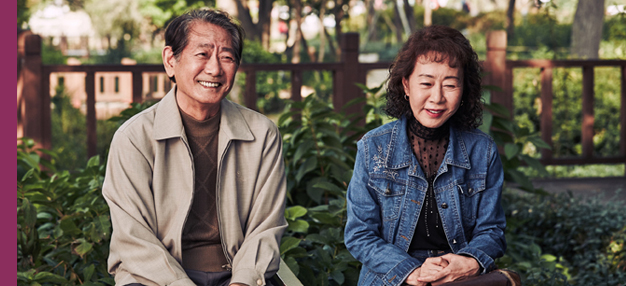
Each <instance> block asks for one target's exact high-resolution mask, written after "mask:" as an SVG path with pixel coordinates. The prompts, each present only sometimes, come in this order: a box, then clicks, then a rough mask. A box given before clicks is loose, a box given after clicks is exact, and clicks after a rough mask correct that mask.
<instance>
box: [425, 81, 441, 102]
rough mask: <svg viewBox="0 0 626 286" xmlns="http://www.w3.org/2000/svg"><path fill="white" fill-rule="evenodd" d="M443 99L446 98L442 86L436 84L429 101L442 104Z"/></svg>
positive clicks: (431, 90)
mask: <svg viewBox="0 0 626 286" xmlns="http://www.w3.org/2000/svg"><path fill="white" fill-rule="evenodd" d="M443 99H444V96H443V88H442V86H441V85H439V84H435V85H434V86H433V88H431V89H430V97H428V100H429V101H431V102H435V103H439V102H442V101H443Z"/></svg>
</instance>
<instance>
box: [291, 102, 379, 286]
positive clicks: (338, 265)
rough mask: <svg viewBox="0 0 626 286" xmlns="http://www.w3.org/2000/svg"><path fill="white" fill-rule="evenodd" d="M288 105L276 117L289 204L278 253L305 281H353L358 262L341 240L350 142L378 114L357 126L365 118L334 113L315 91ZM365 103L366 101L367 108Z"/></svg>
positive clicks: (352, 150)
mask: <svg viewBox="0 0 626 286" xmlns="http://www.w3.org/2000/svg"><path fill="white" fill-rule="evenodd" d="M361 101H362V100H361ZM357 102H358V101H355V102H353V103H349V104H348V105H347V106H350V104H355V103H357ZM288 108H289V110H290V111H289V112H286V113H284V114H283V115H282V116H281V117H280V119H279V122H278V124H279V127H280V130H281V133H282V135H283V152H284V155H285V172H286V174H287V190H288V206H289V207H288V208H287V210H286V211H285V217H286V218H287V221H288V223H289V227H288V229H287V232H286V233H285V235H284V237H283V240H282V242H281V247H280V250H281V255H282V256H283V259H284V260H285V262H286V263H287V265H289V268H290V269H291V270H292V271H293V272H294V273H295V274H296V275H297V276H298V278H299V279H300V280H301V281H303V282H304V283H306V285H344V284H347V285H356V283H357V280H358V273H359V272H358V271H359V270H358V269H359V265H360V263H359V262H358V261H356V260H355V259H354V258H353V257H352V255H351V254H350V253H349V252H348V251H347V249H346V247H345V245H344V242H343V233H344V226H345V222H346V198H345V196H346V189H347V187H348V183H349V182H350V178H351V177H352V168H353V166H354V158H355V155H356V144H355V142H356V140H357V138H359V137H360V136H362V135H363V134H364V133H365V132H366V131H367V130H368V129H370V128H372V127H373V126H378V125H380V120H374V121H371V122H370V124H369V125H367V126H366V127H359V126H358V125H359V120H364V118H355V117H350V116H345V115H344V114H343V113H337V112H335V111H333V108H332V105H330V104H327V103H324V102H322V101H321V100H320V99H318V98H316V97H315V96H309V97H307V98H306V99H304V101H302V102H293V103H291V104H290V105H289V106H288ZM369 108H370V107H369V106H366V111H367V110H368V109H369Z"/></svg>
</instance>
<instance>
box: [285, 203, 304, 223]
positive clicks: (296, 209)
mask: <svg viewBox="0 0 626 286" xmlns="http://www.w3.org/2000/svg"><path fill="white" fill-rule="evenodd" d="M306 212H307V210H306V208H304V207H303V206H292V207H288V208H286V209H285V218H286V219H290V220H295V219H297V218H299V217H302V216H304V215H305V214H306Z"/></svg>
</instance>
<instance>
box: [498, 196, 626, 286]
mask: <svg viewBox="0 0 626 286" xmlns="http://www.w3.org/2000/svg"><path fill="white" fill-rule="evenodd" d="M600 199H601V198H593V199H582V198H576V197H573V196H572V195H571V194H565V193H563V194H558V195H551V196H531V195H528V194H520V193H515V192H512V191H509V192H505V194H504V197H503V203H504V204H505V206H506V207H505V210H506V215H507V231H506V233H507V241H508V243H509V248H508V250H507V254H506V255H505V256H504V257H503V258H501V259H499V261H498V264H499V265H500V266H503V267H509V268H512V269H515V270H517V271H519V272H520V273H522V274H524V275H523V277H524V278H525V281H524V283H523V284H524V285H546V284H547V283H546V282H547V281H551V282H550V285H568V284H573V285H623V284H622V283H624V281H626V248H625V247H624V240H625V239H626V213H624V209H623V208H624V206H623V202H621V201H619V200H611V201H609V202H606V203H603V202H601V200H600Z"/></svg>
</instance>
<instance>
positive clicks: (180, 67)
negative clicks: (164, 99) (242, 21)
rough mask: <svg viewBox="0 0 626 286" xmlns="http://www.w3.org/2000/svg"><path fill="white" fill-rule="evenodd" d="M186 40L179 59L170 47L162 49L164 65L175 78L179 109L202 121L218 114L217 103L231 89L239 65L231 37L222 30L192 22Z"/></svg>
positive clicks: (207, 24)
mask: <svg viewBox="0 0 626 286" xmlns="http://www.w3.org/2000/svg"><path fill="white" fill-rule="evenodd" d="M188 37H189V39H188V43H187V46H186V47H185V48H184V49H183V51H182V52H181V53H180V54H179V55H178V57H174V55H173V53H172V49H171V47H169V46H166V47H165V48H164V49H163V63H164V66H165V70H166V72H167V75H168V76H175V77H176V87H177V92H176V100H177V102H178V106H179V107H180V108H181V109H182V110H183V111H184V112H185V113H187V114H189V115H191V116H193V117H194V118H196V119H198V120H204V119H207V118H208V117H211V116H213V115H215V114H216V113H217V111H218V110H219V106H220V101H221V100H222V99H223V98H224V97H226V95H227V94H228V92H230V89H231V88H232V86H233V81H234V79H235V73H236V72H237V68H238V65H237V62H236V61H235V50H234V49H233V46H232V39H231V36H230V34H228V32H226V30H224V29H223V28H221V27H219V26H216V25H214V24H210V23H206V22H203V21H195V22H193V23H191V25H190V29H189V35H188Z"/></svg>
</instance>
